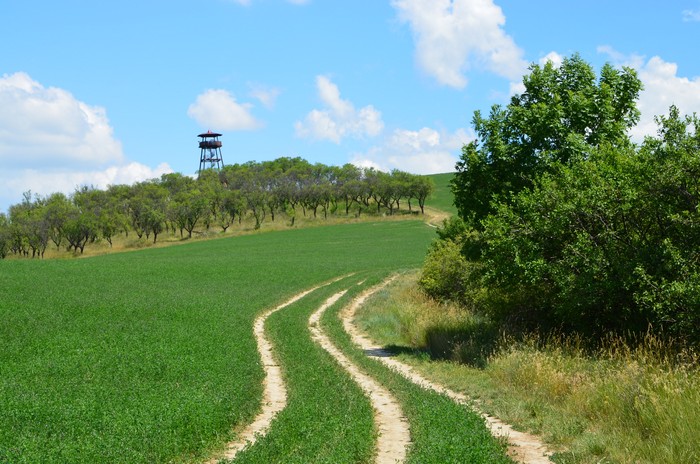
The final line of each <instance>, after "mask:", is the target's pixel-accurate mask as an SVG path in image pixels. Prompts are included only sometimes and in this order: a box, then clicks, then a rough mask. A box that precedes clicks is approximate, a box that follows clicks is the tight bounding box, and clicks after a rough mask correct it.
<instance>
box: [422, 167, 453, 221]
mask: <svg viewBox="0 0 700 464" xmlns="http://www.w3.org/2000/svg"><path fill="white" fill-rule="evenodd" d="M429 177H430V178H431V179H432V180H433V182H434V183H435V190H434V191H433V194H432V196H431V198H430V199H429V201H428V202H427V204H428V205H429V206H430V207H432V208H436V209H439V210H440V211H445V212H447V213H450V214H457V208H455V206H454V204H453V202H454V195H453V194H452V190H451V188H450V181H451V180H452V178H453V177H454V173H452V172H449V173H444V174H432V175H431V176H429Z"/></svg>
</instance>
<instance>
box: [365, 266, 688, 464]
mask: <svg viewBox="0 0 700 464" xmlns="http://www.w3.org/2000/svg"><path fill="white" fill-rule="evenodd" d="M360 321H361V323H362V324H363V325H364V326H365V327H366V329H367V330H369V331H370V332H371V333H372V334H373V336H375V337H376V338H377V339H380V340H382V342H383V343H386V344H393V345H398V346H401V347H407V348H412V349H415V351H414V354H410V353H411V351H410V350H403V351H404V354H402V356H403V358H404V359H405V360H406V361H408V362H411V363H412V364H415V365H416V366H418V367H419V368H420V369H421V370H422V371H423V372H425V373H426V374H427V375H429V376H431V377H433V378H435V379H436V380H438V381H440V382H442V383H444V384H446V385H447V386H449V387H451V388H454V389H457V390H460V391H463V392H465V393H467V394H469V395H471V396H472V397H474V398H476V399H478V400H479V402H480V403H479V404H480V405H481V407H483V408H484V409H485V410H487V411H488V412H490V413H493V414H495V415H497V416H499V417H500V418H501V419H503V420H505V421H507V422H511V423H513V424H515V425H516V427H518V428H521V429H527V430H530V431H533V432H535V433H538V434H541V435H542V436H543V437H544V438H545V440H546V441H548V442H550V443H552V444H553V445H554V446H555V448H556V447H558V448H559V449H561V450H562V451H561V452H560V453H558V455H557V456H556V460H557V462H567V463H568V462H572V463H574V462H575V463H594V462H621V463H636V462H651V463H669V462H673V463H693V462H700V451H699V448H698V447H697V431H698V430H700V371H699V370H698V356H697V354H696V353H694V352H692V351H689V350H681V351H680V352H679V351H678V350H676V349H675V348H672V347H671V346H670V345H669V344H668V343H665V342H662V341H660V340H659V339H658V338H655V337H653V336H647V337H646V338H644V339H643V340H640V341H638V343H637V344H635V347H634V348H631V347H630V346H629V345H628V344H626V343H624V342H623V341H622V340H620V339H619V338H611V339H609V340H607V341H606V342H605V343H604V344H603V345H602V348H599V349H597V350H593V351H592V350H591V349H589V348H586V346H585V345H586V344H584V343H583V342H582V341H581V340H579V339H576V338H562V337H551V338H548V339H544V340H543V339H538V338H535V337H531V338H528V339H525V340H520V341H517V342H516V341H514V340H512V339H509V338H506V337H502V336H500V335H499V334H498V332H497V331H496V330H494V329H493V328H492V327H490V326H489V325H488V324H485V322H484V321H483V320H480V319H479V318H475V317H474V316H472V315H469V314H468V313H465V312H464V311H462V310H460V309H458V308H454V307H449V306H444V305H439V304H436V303H434V302H431V301H429V300H427V299H425V297H423V296H422V295H421V294H420V292H419V291H418V290H417V289H416V286H415V277H412V278H409V279H405V280H404V281H403V282H400V283H398V284H396V285H395V286H393V287H392V289H391V293H390V294H387V295H385V296H384V297H380V298H376V299H374V300H373V301H372V302H370V306H367V307H366V308H365V309H363V311H362V312H361V316H360ZM477 329H478V330H477ZM489 331H490V333H489ZM480 337H481V339H480ZM479 348H481V350H480V349H479ZM428 354H432V358H433V360H431V359H430V358H431V357H430V356H429V355H428ZM434 358H442V359H445V360H446V361H442V362H438V361H435V360H434Z"/></svg>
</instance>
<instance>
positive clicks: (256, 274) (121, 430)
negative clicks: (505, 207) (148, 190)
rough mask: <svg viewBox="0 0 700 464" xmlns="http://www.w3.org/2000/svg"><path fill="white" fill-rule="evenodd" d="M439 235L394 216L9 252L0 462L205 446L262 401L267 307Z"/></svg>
mask: <svg viewBox="0 0 700 464" xmlns="http://www.w3.org/2000/svg"><path fill="white" fill-rule="evenodd" d="M433 236H434V231H433V230H432V229H430V228H429V227H427V226H426V225H425V224H424V223H423V222H422V221H418V220H404V221H382V222H367V223H358V224H345V225H337V226H333V227H314V228H308V229H295V230H285V231H279V232H275V233H264V234H256V235H248V236H241V237H236V238H229V239H221V240H211V241H200V242H192V243H188V244H184V245H182V246H176V247H165V248H158V249H146V250H141V251H135V252H131V253H114V254H109V255H104V256H97V257H91V258H85V259H73V260H9V261H7V260H6V261H0V318H1V319H2V321H3V324H2V325H0V398H2V400H1V401H0V424H2V427H0V462H13V463H25V462H26V463H29V462H72V463H80V462H113V463H116V462H124V463H139V462H171V461H176V462H185V461H191V460H197V459H201V457H202V456H206V454H207V451H208V449H209V448H210V447H211V446H213V445H214V444H216V443H221V440H222V437H223V438H224V439H225V438H226V437H229V436H230V434H231V432H230V428H231V424H238V423H245V422H247V421H249V420H250V419H251V418H252V417H253V415H254V414H255V412H256V411H257V408H258V407H259V402H260V397H261V379H262V369H261V367H260V366H259V365H258V359H259V358H258V356H257V352H256V347H255V343H254V340H253V336H252V321H253V319H254V316H255V315H256V314H258V313H259V312H260V311H261V310H262V309H264V308H267V307H270V306H272V305H273V304H275V303H277V302H280V301H282V300H283V299H284V298H286V297H289V296H290V295H292V294H294V293H296V292H297V291H299V290H301V289H305V288H308V287H311V286H313V285H315V284H318V283H320V282H324V281H326V280H328V279H330V278H332V277H336V276H339V275H345V274H347V273H350V272H363V273H365V274H366V276H367V277H373V278H374V279H377V278H381V277H383V276H385V275H387V274H388V273H390V272H394V271H396V270H399V269H403V268H415V267H418V266H420V264H421V262H422V260H423V258H424V256H425V253H426V250H427V247H428V244H429V242H430V241H431V240H432V238H433Z"/></svg>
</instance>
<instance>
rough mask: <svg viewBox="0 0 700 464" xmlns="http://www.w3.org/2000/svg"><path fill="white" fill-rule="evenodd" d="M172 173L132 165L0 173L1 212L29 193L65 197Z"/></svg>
mask: <svg viewBox="0 0 700 464" xmlns="http://www.w3.org/2000/svg"><path fill="white" fill-rule="evenodd" d="M170 172H173V170H172V169H171V168H170V166H169V165H168V164H167V163H161V164H160V165H158V166H156V167H155V168H151V167H149V166H146V165H144V164H141V163H137V162H131V163H127V164H123V165H115V166H110V167H108V168H106V169H102V170H92V171H81V170H77V169H59V170H40V169H18V170H16V171H2V172H0V185H1V186H2V187H0V212H3V211H6V210H7V208H8V207H9V205H11V204H17V203H19V202H20V201H21V200H22V193H23V192H26V191H28V190H31V192H32V194H37V195H40V196H46V195H50V194H52V193H55V192H62V193H65V194H66V195H68V194H70V193H72V192H74V191H75V189H76V188H77V187H80V186H83V185H87V186H94V187H96V188H101V189H104V188H106V187H107V186H108V185H116V184H127V185H130V184H133V183H134V182H141V181H144V180H149V179H154V178H157V177H160V176H161V175H163V174H166V173H170Z"/></svg>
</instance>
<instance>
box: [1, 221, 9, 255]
mask: <svg viewBox="0 0 700 464" xmlns="http://www.w3.org/2000/svg"><path fill="white" fill-rule="evenodd" d="M9 251H10V222H9V221H8V219H7V216H6V215H5V213H0V259H5V257H7V253H8V252H9Z"/></svg>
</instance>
